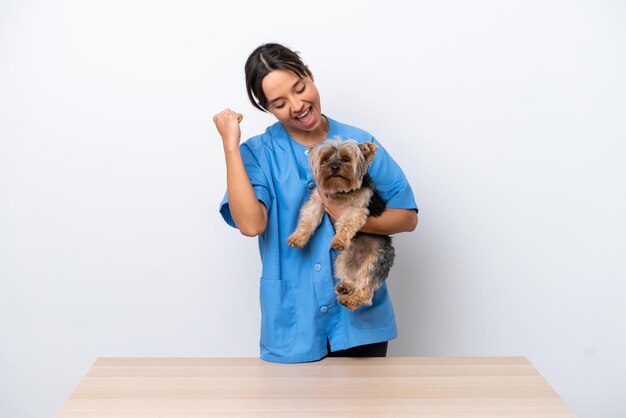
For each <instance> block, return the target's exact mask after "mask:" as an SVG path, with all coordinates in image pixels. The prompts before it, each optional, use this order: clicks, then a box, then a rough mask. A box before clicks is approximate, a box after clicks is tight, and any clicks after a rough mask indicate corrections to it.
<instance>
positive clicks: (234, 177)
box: [225, 149, 267, 236]
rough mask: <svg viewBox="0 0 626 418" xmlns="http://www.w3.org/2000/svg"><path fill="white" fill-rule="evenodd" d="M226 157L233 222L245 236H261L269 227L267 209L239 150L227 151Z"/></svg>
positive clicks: (229, 203) (229, 202)
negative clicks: (255, 190)
mask: <svg viewBox="0 0 626 418" xmlns="http://www.w3.org/2000/svg"><path fill="white" fill-rule="evenodd" d="M225 156H226V181H227V193H228V205H229V207H230V213H231V215H232V217H233V220H234V221H235V224H236V225H237V227H238V228H239V231H240V232H241V233H242V234H243V235H246V236H256V235H259V234H261V233H262V232H263V231H265V227H266V226H267V209H266V208H265V206H264V205H263V204H262V203H261V202H259V200H258V199H257V197H256V194H255V193H254V189H253V188H252V184H251V183H250V179H249V178H248V173H246V169H245V167H244V165H243V161H242V160H241V154H240V152H239V149H236V150H225Z"/></svg>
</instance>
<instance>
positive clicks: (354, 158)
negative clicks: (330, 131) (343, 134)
mask: <svg viewBox="0 0 626 418" xmlns="http://www.w3.org/2000/svg"><path fill="white" fill-rule="evenodd" d="M377 149H378V146H377V145H376V144H374V143H372V142H365V143H363V144H358V143H357V142H356V141H354V140H346V141H341V140H339V139H329V140H327V141H325V142H324V143H323V144H321V145H319V146H310V147H309V164H310V165H311V170H312V171H313V177H315V182H316V183H317V187H318V189H319V190H320V191H321V192H323V193H348V192H351V191H354V190H357V189H359V188H360V187H361V182H362V180H363V176H364V175H365V173H367V168H368V167H369V165H370V164H371V163H372V160H374V153H375V152H376V150H377Z"/></svg>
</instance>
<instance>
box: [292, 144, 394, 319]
mask: <svg viewBox="0 0 626 418" xmlns="http://www.w3.org/2000/svg"><path fill="white" fill-rule="evenodd" d="M377 149H378V147H377V146H376V145H375V144H374V143H371V142H366V143H363V144H357V143H356V142H355V141H351V140H348V141H340V140H334V139H333V140H327V141H326V142H324V143H323V144H322V145H320V146H319V147H315V146H313V147H309V163H310V165H311V169H312V170H313V176H314V177H315V181H316V184H317V188H318V189H319V191H320V192H321V193H324V194H325V195H326V196H327V197H329V198H330V199H332V200H333V201H334V202H335V203H336V204H338V205H340V206H343V208H344V210H343V213H342V216H341V217H340V218H339V219H336V220H335V236H334V237H333V239H332V241H331V247H332V248H335V249H338V250H342V251H341V252H340V253H339V254H338V255H337V258H336V260H335V275H336V276H337V277H339V278H340V279H341V281H340V282H339V283H338V284H337V286H335V291H336V292H337V301H338V302H339V303H340V304H342V305H344V306H345V307H346V308H348V309H350V310H355V309H357V308H359V307H360V306H362V305H371V303H372V298H373V296H374V292H375V291H376V289H378V288H379V287H380V286H381V285H382V283H383V282H384V281H385V279H386V278H387V276H388V275H389V270H390V269H391V266H392V265H393V260H394V257H395V252H394V249H393V246H392V245H391V237H389V236H386V235H374V234H367V233H363V232H359V231H360V229H361V228H362V227H363V225H364V224H365V222H366V221H367V217H368V216H380V215H381V214H382V213H383V211H384V210H385V202H384V201H383V200H382V198H381V197H380V196H379V195H378V193H376V186H375V184H374V182H373V181H372V179H371V178H370V176H369V175H368V174H367V169H368V167H369V165H370V164H371V163H372V161H373V159H374V154H375V152H376V150H377ZM324 213H325V208H324V203H323V201H322V199H321V197H320V196H319V193H318V191H317V190H315V191H313V193H312V194H311V197H310V198H309V201H308V202H307V203H306V204H305V205H304V206H303V207H302V209H301V210H300V220H299V223H298V226H297V227H296V230H295V231H294V232H293V234H291V235H290V236H289V238H288V243H289V245H290V246H292V247H295V248H302V247H304V245H306V243H307V242H308V241H309V238H310V237H311V235H313V233H314V232H315V230H316V229H317V227H318V226H319V224H320V223H321V221H322V218H323V216H324Z"/></svg>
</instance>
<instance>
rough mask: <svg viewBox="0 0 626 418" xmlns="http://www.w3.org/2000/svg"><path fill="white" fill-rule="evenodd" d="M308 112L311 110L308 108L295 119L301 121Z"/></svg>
mask: <svg viewBox="0 0 626 418" xmlns="http://www.w3.org/2000/svg"><path fill="white" fill-rule="evenodd" d="M310 112H311V108H310V107H309V108H308V109H307V110H305V111H304V112H302V113H300V114H299V115H298V116H296V119H298V120H302V119H304V118H306V117H307V116H308V114H309V113H310Z"/></svg>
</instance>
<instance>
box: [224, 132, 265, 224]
mask: <svg viewBox="0 0 626 418" xmlns="http://www.w3.org/2000/svg"><path fill="white" fill-rule="evenodd" d="M240 150H241V159H242V161H243V165H244V167H245V169H246V173H248V178H249V179H250V183H251V184H252V189H253V190H254V194H255V195H256V197H257V199H258V200H259V201H260V202H261V203H263V204H264V205H265V207H266V208H267V210H268V211H269V209H270V208H271V206H272V196H271V193H270V188H269V184H268V181H267V177H266V176H265V174H264V173H263V170H262V169H261V166H260V164H259V162H258V160H257V159H256V158H255V156H254V155H253V153H252V152H251V151H250V148H249V147H248V146H247V145H246V144H245V143H244V144H242V145H241V147H240ZM220 214H221V215H222V218H224V221H225V222H226V223H227V224H228V225H230V226H232V227H233V228H237V225H236V224H235V221H234V220H233V217H232V214H231V213H230V206H229V204H228V191H227V192H226V193H224V198H223V199H222V202H221V203H220Z"/></svg>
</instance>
